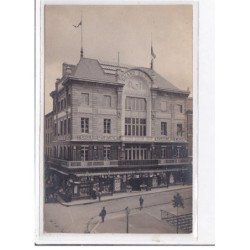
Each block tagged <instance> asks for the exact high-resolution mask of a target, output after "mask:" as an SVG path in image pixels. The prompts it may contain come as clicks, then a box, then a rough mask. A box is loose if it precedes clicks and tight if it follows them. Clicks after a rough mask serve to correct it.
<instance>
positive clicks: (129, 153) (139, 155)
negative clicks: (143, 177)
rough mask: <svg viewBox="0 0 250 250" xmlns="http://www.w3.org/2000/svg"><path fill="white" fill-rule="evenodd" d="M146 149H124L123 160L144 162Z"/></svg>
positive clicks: (137, 147) (138, 147)
mask: <svg viewBox="0 0 250 250" xmlns="http://www.w3.org/2000/svg"><path fill="white" fill-rule="evenodd" d="M145 159H147V149H146V148H141V147H140V146H135V147H129V148H125V160H145Z"/></svg>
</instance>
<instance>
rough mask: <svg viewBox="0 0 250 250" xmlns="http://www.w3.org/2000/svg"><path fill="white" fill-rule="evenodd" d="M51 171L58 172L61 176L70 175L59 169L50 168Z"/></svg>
mask: <svg viewBox="0 0 250 250" xmlns="http://www.w3.org/2000/svg"><path fill="white" fill-rule="evenodd" d="M50 169H51V170H54V171H56V172H58V173H60V174H63V175H69V174H68V173H66V172H64V171H62V170H58V169H57V168H53V167H50Z"/></svg>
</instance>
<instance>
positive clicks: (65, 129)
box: [64, 120, 67, 135]
mask: <svg viewBox="0 0 250 250" xmlns="http://www.w3.org/2000/svg"><path fill="white" fill-rule="evenodd" d="M64 134H65V135H66V134H67V120H64Z"/></svg>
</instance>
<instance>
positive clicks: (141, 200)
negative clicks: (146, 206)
mask: <svg viewBox="0 0 250 250" xmlns="http://www.w3.org/2000/svg"><path fill="white" fill-rule="evenodd" d="M143 201H144V200H143V198H142V196H141V197H140V199H139V202H140V210H142V208H143Z"/></svg>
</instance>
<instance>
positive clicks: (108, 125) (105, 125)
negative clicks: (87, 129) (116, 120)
mask: <svg viewBox="0 0 250 250" xmlns="http://www.w3.org/2000/svg"><path fill="white" fill-rule="evenodd" d="M103 129H104V134H110V133H111V119H104V120H103Z"/></svg>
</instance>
